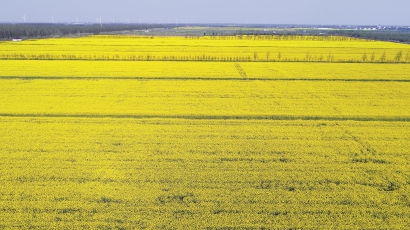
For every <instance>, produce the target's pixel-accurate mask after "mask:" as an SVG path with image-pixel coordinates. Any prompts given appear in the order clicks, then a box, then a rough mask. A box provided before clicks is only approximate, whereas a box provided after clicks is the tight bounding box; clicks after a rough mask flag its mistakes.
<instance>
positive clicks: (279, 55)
mask: <svg viewBox="0 0 410 230" xmlns="http://www.w3.org/2000/svg"><path fill="white" fill-rule="evenodd" d="M281 58H282V53H281V52H279V53H278V60H279V61H280V59H281Z"/></svg>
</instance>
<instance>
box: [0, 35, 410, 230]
mask: <svg viewBox="0 0 410 230" xmlns="http://www.w3.org/2000/svg"><path fill="white" fill-rule="evenodd" d="M408 50H409V48H408V45H404V44H394V43H388V42H376V41H366V40H361V39H353V38H346V37H311V36H306V37H304V36H290V37H285V36H242V37H232V36H230V37H216V36H215V37H139V36H90V37H84V38H76V39H69V38H67V39H43V40H36V41H34V40H31V41H24V42H21V43H11V42H6V43H1V44H0V59H2V60H0V183H1V186H0V229H3V228H4V229H30V228H40V229H45V228H51V229H269V228H280V229H282V228H286V229H291V228H295V229H296V228H300V229H320V228H325V229H339V228H347V229H375V228H389V229H409V228H410V223H409V221H408V217H409V215H410V196H409V189H410V187H409V186H410V177H409V175H410V171H409V164H410V157H409V156H410V151H409V146H410V139H409V138H408V137H409V136H410V64H409V63H408V62H409V60H408V59H407V58H408V57H407V52H408ZM373 52H374V56H373ZM400 52H401V56H400V59H399V58H397V57H398V54H400ZM383 56H384V58H382V57H383Z"/></svg>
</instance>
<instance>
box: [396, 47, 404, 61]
mask: <svg viewBox="0 0 410 230" xmlns="http://www.w3.org/2000/svg"><path fill="white" fill-rule="evenodd" d="M402 56H403V52H402V51H401V50H400V51H399V52H397V54H396V56H395V57H394V61H395V62H400V61H401V57H402Z"/></svg>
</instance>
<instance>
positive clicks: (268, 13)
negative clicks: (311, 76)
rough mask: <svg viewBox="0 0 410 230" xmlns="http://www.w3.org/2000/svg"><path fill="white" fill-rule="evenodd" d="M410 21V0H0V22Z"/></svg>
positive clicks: (262, 22)
mask: <svg viewBox="0 0 410 230" xmlns="http://www.w3.org/2000/svg"><path fill="white" fill-rule="evenodd" d="M24 15H25V16H26V21H27V22H51V21H52V17H53V18H54V21H55V22H75V21H76V20H77V18H78V21H79V22H96V17H99V16H100V15H101V17H102V21H103V22H112V21H113V19H114V20H115V22H128V21H129V22H132V23H135V22H140V20H141V21H142V22H145V23H147V22H148V23H151V22H154V23H160V22H161V21H162V22H164V23H168V22H172V23H175V22H178V23H181V22H189V23H261V24H333V25H340V24H353V25H362V24H366V25H376V24H382V25H410V16H409V15H410V0H344V1H332V0H281V1H277V0H246V1H245V0H149V1H148V0H145V1H141V0H1V3H0V21H1V22H7V21H11V22H23V16H24Z"/></svg>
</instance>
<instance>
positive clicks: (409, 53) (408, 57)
mask: <svg viewBox="0 0 410 230" xmlns="http://www.w3.org/2000/svg"><path fill="white" fill-rule="evenodd" d="M409 61H410V51H409V50H407V53H406V62H409Z"/></svg>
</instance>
